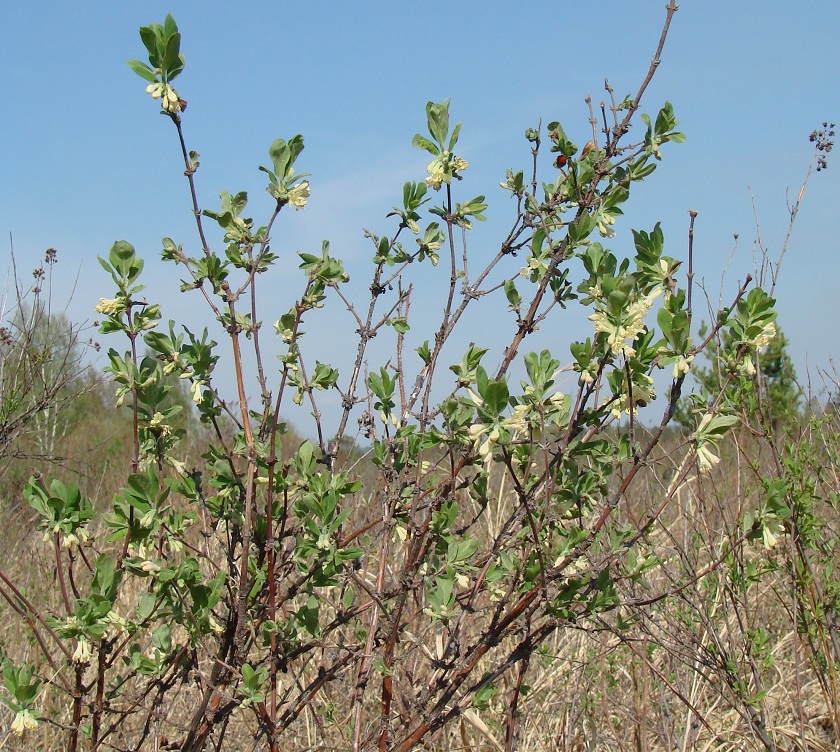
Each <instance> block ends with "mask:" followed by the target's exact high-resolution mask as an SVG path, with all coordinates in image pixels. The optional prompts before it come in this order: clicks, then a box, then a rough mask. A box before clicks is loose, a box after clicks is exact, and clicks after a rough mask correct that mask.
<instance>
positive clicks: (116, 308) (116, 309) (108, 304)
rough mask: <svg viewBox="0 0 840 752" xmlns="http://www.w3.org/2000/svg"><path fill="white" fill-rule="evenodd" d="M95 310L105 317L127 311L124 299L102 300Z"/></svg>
mask: <svg viewBox="0 0 840 752" xmlns="http://www.w3.org/2000/svg"><path fill="white" fill-rule="evenodd" d="M93 310H94V311H96V312H97V313H101V314H103V315H104V316H116V315H117V314H120V313H122V312H123V311H124V310H125V303H123V300H122V298H100V299H99V302H98V303H97V304H96V308H94V309H93Z"/></svg>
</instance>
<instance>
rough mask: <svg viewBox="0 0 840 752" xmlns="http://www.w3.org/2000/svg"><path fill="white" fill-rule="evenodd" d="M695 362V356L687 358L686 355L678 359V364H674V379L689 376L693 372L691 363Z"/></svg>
mask: <svg viewBox="0 0 840 752" xmlns="http://www.w3.org/2000/svg"><path fill="white" fill-rule="evenodd" d="M692 360H694V356H693V355H689V356H688V357H686V356H685V355H680V356H679V357H678V358H677V361H676V363H674V371H673V375H674V378H675V379H676V378H678V377H679V376H682V375H685V374H687V373H688V372H689V371H690V370H691V361H692Z"/></svg>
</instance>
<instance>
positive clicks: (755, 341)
mask: <svg viewBox="0 0 840 752" xmlns="http://www.w3.org/2000/svg"><path fill="white" fill-rule="evenodd" d="M775 337H776V325H775V324H774V323H773V322H772V321H771V322H770V323H769V324H767V325H766V326H765V327H764V328H763V329H762V330H761V331H760V332H759V333H758V334H757V335H756V336H755V337H753V338H752V339H749V340H747V343H746V344H747V345H748V346H749V347H754V348H755V349H756V350H761V349H763V348H765V347H767V345H769V344H770V342H771V341H772V340H773V339H774V338H775Z"/></svg>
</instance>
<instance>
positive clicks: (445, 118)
mask: <svg viewBox="0 0 840 752" xmlns="http://www.w3.org/2000/svg"><path fill="white" fill-rule="evenodd" d="M426 120H427V122H428V125H429V133H431V134H432V138H434V139H435V141H437V142H438V144H439V146H440V147H441V148H443V144H444V143H445V141H446V135H447V134H448V133H449V100H448V99H444V100H443V102H441V103H440V104H437V103H435V102H427V103H426Z"/></svg>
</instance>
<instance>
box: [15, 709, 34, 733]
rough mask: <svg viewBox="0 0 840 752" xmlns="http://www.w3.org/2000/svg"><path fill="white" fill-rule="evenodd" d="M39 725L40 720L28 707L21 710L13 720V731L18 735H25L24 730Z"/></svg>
mask: <svg viewBox="0 0 840 752" xmlns="http://www.w3.org/2000/svg"><path fill="white" fill-rule="evenodd" d="M37 725H38V720H37V718H35V716H34V715H33V714H32V711H31V710H29V709H28V708H26V709H24V710H20V711H18V712H17V714H16V715H15V719H14V720H13V721H12V731H13V732H14V733H15V734H16V735H17V736H23V732H24V731H27V730H32V729H34V728H35V727H36V726H37Z"/></svg>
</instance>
